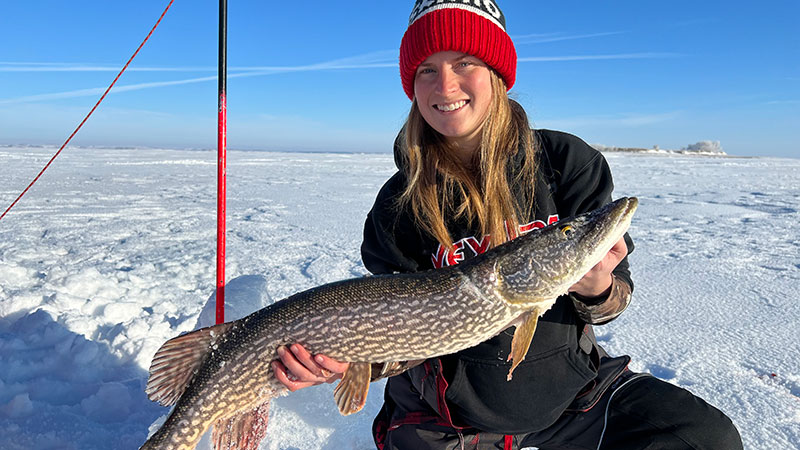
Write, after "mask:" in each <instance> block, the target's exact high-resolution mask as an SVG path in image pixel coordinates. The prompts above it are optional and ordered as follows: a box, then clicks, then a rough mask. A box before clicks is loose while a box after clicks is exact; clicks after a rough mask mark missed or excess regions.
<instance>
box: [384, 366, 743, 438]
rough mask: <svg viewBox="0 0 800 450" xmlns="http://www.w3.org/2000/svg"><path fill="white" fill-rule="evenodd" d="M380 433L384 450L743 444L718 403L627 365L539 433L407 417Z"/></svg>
mask: <svg viewBox="0 0 800 450" xmlns="http://www.w3.org/2000/svg"><path fill="white" fill-rule="evenodd" d="M412 414H413V413H412ZM376 423H377V420H376ZM378 436H380V437H376V445H377V446H378V448H379V449H382V450H389V449H392V450H395V449H396V450H412V449H413V450H459V449H464V450H489V449H500V450H511V449H514V450H517V449H522V448H528V447H536V448H538V449H539V450H561V449H563V450H567V449H569V450H579V449H580V450H584V449H586V450H589V449H591V450H596V449H597V450H634V449H636V450H642V449H652V450H678V449H681V450H682V449H696V450H741V449H742V440H741V437H740V436H739V432H738V430H737V429H736V427H735V426H734V425H733V423H732V422H731V420H730V419H729V418H728V417H727V416H725V414H723V413H722V412H721V411H720V410H718V409H717V408H715V407H713V406H711V405H709V404H708V403H706V402H705V401H703V400H702V399H700V398H699V397H696V396H695V395H693V394H692V393H690V392H689V391H687V390H685V389H682V388H680V387H677V386H674V385H672V384H669V383H667V382H664V381H661V380H659V379H657V378H655V377H653V376H651V375H649V374H639V373H634V372H630V371H626V372H625V373H623V374H622V375H621V376H620V377H619V378H618V379H617V381H616V382H615V383H614V385H613V386H612V387H611V388H609V389H608V390H607V391H606V392H605V393H603V395H602V397H601V398H600V400H599V401H598V402H597V404H595V405H594V406H593V407H592V408H591V409H589V410H588V411H585V412H574V413H571V412H566V413H564V414H563V415H562V416H561V417H560V418H559V419H558V420H557V421H556V422H555V423H554V424H553V425H551V426H550V427H548V428H546V429H545V430H542V431H539V432H536V433H529V434H521V435H502V434H497V433H488V432H483V431H479V430H475V429H470V428H466V429H461V430H455V429H454V428H452V427H449V426H447V425H444V424H441V423H408V424H400V425H399V426H395V427H391V428H390V429H389V430H385V431H383V432H381V433H378ZM378 439H381V440H382V442H378Z"/></svg>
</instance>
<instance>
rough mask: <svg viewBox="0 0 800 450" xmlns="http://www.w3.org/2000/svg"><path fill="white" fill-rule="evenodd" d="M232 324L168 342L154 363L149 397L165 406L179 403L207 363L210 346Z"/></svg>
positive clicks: (193, 332) (192, 333)
mask: <svg viewBox="0 0 800 450" xmlns="http://www.w3.org/2000/svg"><path fill="white" fill-rule="evenodd" d="M231 326H232V323H222V324H219V325H214V326H213V327H207V328H201V329H199V330H197V331H192V332H191V333H186V334H184V335H181V336H178V337H176V338H172V339H170V340H168V341H167V342H165V343H164V345H162V346H161V348H160V349H158V351H157V352H156V354H155V356H153V362H152V363H150V376H149V377H148V379H147V388H145V392H147V397H148V398H149V399H150V400H152V401H154V402H158V403H160V404H162V405H164V406H171V405H173V404H175V402H176V401H177V400H178V398H179V397H180V396H181V394H183V391H185V390H186V386H188V385H189V382H190V381H191V380H192V378H193V377H194V372H195V371H196V370H197V369H198V368H199V367H200V366H201V365H202V364H203V361H205V359H206V355H208V349H209V348H210V347H211V346H212V345H214V343H215V342H216V341H217V339H219V337H220V336H222V335H223V334H225V332H226V331H228V329H229V328H230V327H231Z"/></svg>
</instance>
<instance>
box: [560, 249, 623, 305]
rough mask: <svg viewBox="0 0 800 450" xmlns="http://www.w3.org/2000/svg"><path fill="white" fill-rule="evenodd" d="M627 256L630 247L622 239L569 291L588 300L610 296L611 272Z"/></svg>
mask: <svg viewBox="0 0 800 450" xmlns="http://www.w3.org/2000/svg"><path fill="white" fill-rule="evenodd" d="M627 254H628V246H627V245H626V244H625V239H624V238H621V239H620V240H619V241H617V243H616V244H614V246H613V247H611V250H609V251H608V253H607V254H606V256H605V257H604V258H603V259H602V260H601V261H600V262H599V263H597V264H596V265H595V266H594V267H592V270H590V271H589V272H588V273H587V274H586V275H584V276H583V278H581V280H580V281H578V282H577V283H575V284H573V285H572V287H571V288H569V291H570V292H573V293H575V294H578V295H580V296H581V297H586V298H591V297H601V296H604V295H608V293H609V289H611V281H612V278H611V272H612V271H613V270H614V269H615V268H616V267H617V265H618V264H619V262H620V261H622V259H623V258H625V256H626V255H627Z"/></svg>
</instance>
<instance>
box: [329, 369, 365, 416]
mask: <svg viewBox="0 0 800 450" xmlns="http://www.w3.org/2000/svg"><path fill="white" fill-rule="evenodd" d="M371 373H372V364H370V363H363V362H360V363H350V366H349V367H348V368H347V370H346V371H345V372H344V376H342V381H340V382H339V384H338V385H336V389H334V390H333V398H334V399H335V400H336V406H338V407H339V412H340V413H342V415H343V416H347V415H350V414H353V413H356V412H359V411H361V408H363V407H364V404H365V403H366V402H367V391H368V390H369V379H370V376H371Z"/></svg>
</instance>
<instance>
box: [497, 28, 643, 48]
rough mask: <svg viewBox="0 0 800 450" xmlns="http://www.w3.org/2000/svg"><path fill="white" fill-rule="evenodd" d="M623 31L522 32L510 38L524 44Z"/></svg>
mask: <svg viewBox="0 0 800 450" xmlns="http://www.w3.org/2000/svg"><path fill="white" fill-rule="evenodd" d="M624 33H627V31H606V32H602V33H590V34H572V35H564V34H562V33H542V34H524V35H520V36H512V37H511V39H513V40H514V44H516V45H525V44H543V43H546V42H559V41H571V40H575V39H590V38H596V37H605V36H613V35H617V34H624Z"/></svg>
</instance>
